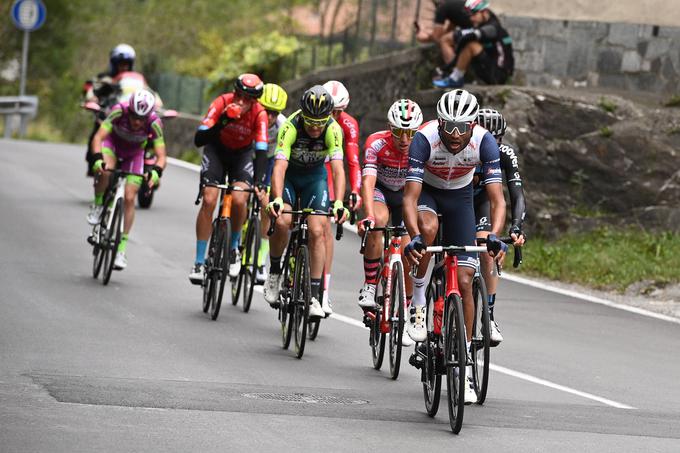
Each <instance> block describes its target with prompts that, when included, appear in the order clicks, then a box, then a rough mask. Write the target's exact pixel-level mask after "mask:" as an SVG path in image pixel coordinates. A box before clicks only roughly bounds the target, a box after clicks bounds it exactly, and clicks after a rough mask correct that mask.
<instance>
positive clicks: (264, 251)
mask: <svg viewBox="0 0 680 453" xmlns="http://www.w3.org/2000/svg"><path fill="white" fill-rule="evenodd" d="M260 241H261V242H260V251H259V253H258V254H257V265H258V266H264V262H265V260H266V259H267V255H269V239H265V238H262V239H261V240H260Z"/></svg>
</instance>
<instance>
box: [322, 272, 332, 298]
mask: <svg viewBox="0 0 680 453" xmlns="http://www.w3.org/2000/svg"><path fill="white" fill-rule="evenodd" d="M330 287H331V274H323V288H324V295H328V290H329V289H330Z"/></svg>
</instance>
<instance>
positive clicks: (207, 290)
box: [201, 220, 219, 313]
mask: <svg viewBox="0 0 680 453" xmlns="http://www.w3.org/2000/svg"><path fill="white" fill-rule="evenodd" d="M217 222H218V221H217V220H214V221H213V223H212V233H211V234H210V242H209V243H208V256H207V257H206V259H205V274H204V276H203V283H202V285H201V286H203V313H208V310H210V306H211V305H212V301H213V298H214V297H215V284H214V278H213V277H214V271H213V268H214V267H215V266H214V260H213V257H214V256H215V246H216V245H217V233H218V232H219V228H218V227H217Z"/></svg>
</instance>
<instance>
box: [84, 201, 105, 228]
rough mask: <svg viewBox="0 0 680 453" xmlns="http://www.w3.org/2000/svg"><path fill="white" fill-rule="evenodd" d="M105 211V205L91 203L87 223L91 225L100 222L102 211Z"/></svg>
mask: <svg viewBox="0 0 680 453" xmlns="http://www.w3.org/2000/svg"><path fill="white" fill-rule="evenodd" d="M103 211H104V205H99V206H97V205H95V204H93V205H91V206H90V212H88V213H87V223H89V224H90V225H96V224H98V223H99V219H100V218H101V216H102V212H103Z"/></svg>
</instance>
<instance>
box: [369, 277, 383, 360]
mask: <svg viewBox="0 0 680 453" xmlns="http://www.w3.org/2000/svg"><path fill="white" fill-rule="evenodd" d="M379 288H381V289H382V291H381V292H382V294H380V295H378V297H376V298H375V302H376V304H375V306H376V310H375V318H374V319H373V320H372V321H371V326H370V328H369V335H370V339H369V343H370V345H371V358H372V359H373V368H375V369H376V370H379V369H380V368H381V367H382V363H383V359H384V357H385V334H384V333H382V332H381V331H380V320H381V319H382V316H383V315H382V312H383V310H384V307H383V304H384V303H385V297H384V296H383V294H385V290H384V282H382V280H381V283H380V285H379Z"/></svg>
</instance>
